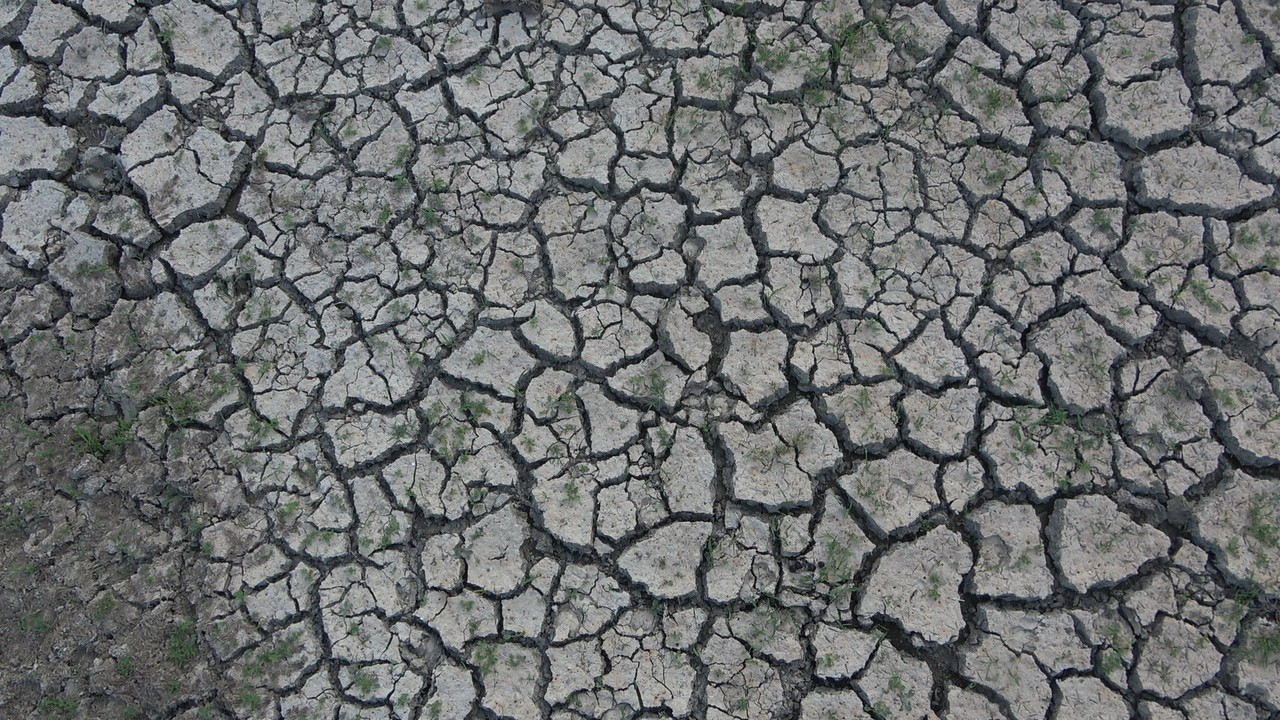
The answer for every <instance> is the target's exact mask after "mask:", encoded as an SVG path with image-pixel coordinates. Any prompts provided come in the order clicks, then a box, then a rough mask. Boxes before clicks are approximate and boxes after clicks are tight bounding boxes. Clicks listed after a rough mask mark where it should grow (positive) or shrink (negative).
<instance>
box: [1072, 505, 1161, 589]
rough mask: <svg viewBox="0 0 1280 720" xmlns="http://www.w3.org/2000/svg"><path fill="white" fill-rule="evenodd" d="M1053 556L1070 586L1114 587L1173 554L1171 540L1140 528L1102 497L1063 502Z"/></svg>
mask: <svg viewBox="0 0 1280 720" xmlns="http://www.w3.org/2000/svg"><path fill="white" fill-rule="evenodd" d="M1049 542H1050V545H1049V552H1050V553H1051V554H1052V555H1053V558H1054V560H1055V561H1056V562H1057V563H1058V567H1059V568H1061V569H1062V575H1063V582H1064V583H1065V584H1066V585H1067V587H1069V588H1071V589H1072V590H1077V591H1079V592H1086V591H1088V590H1091V589H1093V588H1095V587H1106V586H1109V585H1114V584H1116V583H1118V582H1120V581H1122V580H1124V579H1125V578H1128V577H1130V576H1132V575H1133V574H1135V573H1136V572H1137V571H1138V568H1139V567H1141V566H1142V564H1143V563H1145V562H1147V561H1148V560H1152V559H1154V558H1156V557H1159V556H1160V555H1163V554H1164V553H1165V552H1166V551H1167V550H1168V549H1169V538H1168V537H1167V536H1165V534H1164V533H1162V532H1160V531H1159V530H1156V529H1155V528H1153V527H1149V526H1147V525H1139V524H1138V523H1136V522H1134V521H1133V520H1130V519H1129V518H1128V517H1127V516H1126V515H1124V514H1123V513H1121V512H1120V510H1119V509H1118V508H1117V507H1116V504H1115V503H1114V502H1112V501H1111V500H1110V499H1108V498H1106V497H1102V496H1100V495H1085V496H1082V497H1078V498H1071V499H1068V500H1059V501H1058V502H1057V504H1056V505H1055V507H1054V510H1053V517H1052V518H1051V519H1050V521H1049Z"/></svg>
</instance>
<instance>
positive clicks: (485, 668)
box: [475, 642, 498, 675]
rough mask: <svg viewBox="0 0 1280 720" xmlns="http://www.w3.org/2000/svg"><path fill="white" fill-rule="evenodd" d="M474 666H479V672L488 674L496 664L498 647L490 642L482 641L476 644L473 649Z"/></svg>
mask: <svg viewBox="0 0 1280 720" xmlns="http://www.w3.org/2000/svg"><path fill="white" fill-rule="evenodd" d="M475 663H476V667H478V668H480V672H482V673H484V674H485V675H488V674H490V673H492V672H493V669H494V668H496V667H497V666H498V648H497V646H495V645H494V644H493V643H491V642H482V643H479V644H477V645H476V649H475Z"/></svg>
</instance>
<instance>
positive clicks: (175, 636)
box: [169, 620, 199, 663]
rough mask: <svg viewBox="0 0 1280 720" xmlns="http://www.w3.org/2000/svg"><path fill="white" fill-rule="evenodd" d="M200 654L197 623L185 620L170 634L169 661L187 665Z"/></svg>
mask: <svg viewBox="0 0 1280 720" xmlns="http://www.w3.org/2000/svg"><path fill="white" fill-rule="evenodd" d="M198 652H199V650H198V648H197V646H196V623H195V621H194V620H183V621H182V622H180V623H178V625H177V627H175V628H174V629H173V631H172V632H170V633H169V659H170V660H172V661H173V662H176V663H187V662H190V661H191V660H193V659H195V657H196V655H197V654H198Z"/></svg>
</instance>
